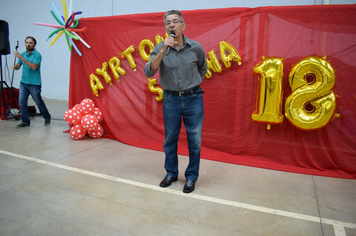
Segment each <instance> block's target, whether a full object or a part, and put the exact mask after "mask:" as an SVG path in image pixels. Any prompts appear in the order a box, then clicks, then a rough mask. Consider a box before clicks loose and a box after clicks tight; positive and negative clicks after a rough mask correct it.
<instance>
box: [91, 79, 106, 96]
mask: <svg viewBox="0 0 356 236" xmlns="http://www.w3.org/2000/svg"><path fill="white" fill-rule="evenodd" d="M90 87H91V89H92V91H93V94H94V95H95V96H96V97H99V94H98V90H103V89H104V86H103V84H102V83H101V81H100V79H99V78H98V77H97V76H96V75H94V74H93V73H91V74H90Z"/></svg>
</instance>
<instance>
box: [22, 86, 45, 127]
mask: <svg viewBox="0 0 356 236" xmlns="http://www.w3.org/2000/svg"><path fill="white" fill-rule="evenodd" d="M30 95H31V97H32V98H33V100H34V101H35V103H36V104H37V107H38V109H39V110H40V112H41V115H42V116H43V118H45V119H46V118H50V117H51V115H50V114H49V112H48V110H47V107H46V104H45V103H44V101H43V100H42V97H41V86H40V85H33V84H25V83H22V82H21V83H20V92H19V106H20V112H21V120H22V123H24V124H27V125H28V124H30V123H31V122H30V119H29V117H28V105H27V101H28V97H29V96H30Z"/></svg>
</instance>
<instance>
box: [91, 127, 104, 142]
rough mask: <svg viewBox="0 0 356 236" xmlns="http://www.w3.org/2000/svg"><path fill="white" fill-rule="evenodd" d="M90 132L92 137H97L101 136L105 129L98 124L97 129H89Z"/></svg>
mask: <svg viewBox="0 0 356 236" xmlns="http://www.w3.org/2000/svg"><path fill="white" fill-rule="evenodd" d="M88 134H89V136H90V137H92V138H95V139H97V138H101V136H103V134H104V129H103V127H101V125H99V124H98V126H97V127H96V129H95V130H88Z"/></svg>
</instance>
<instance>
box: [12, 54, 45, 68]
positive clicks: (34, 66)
mask: <svg viewBox="0 0 356 236" xmlns="http://www.w3.org/2000/svg"><path fill="white" fill-rule="evenodd" d="M14 56H15V57H17V58H18V59H20V60H21V61H23V63H25V64H26V65H27V66H28V67H30V68H31V69H32V70H36V69H37V68H38V66H39V65H38V64H35V63H32V62H29V61H28V60H26V59H25V58H24V57H23V56H22V55H21V53H19V52H17V51H16V52H14ZM17 65H19V68H18V69H20V67H21V65H20V64H16V66H17ZM15 69H16V68H15ZM18 69H16V70H18Z"/></svg>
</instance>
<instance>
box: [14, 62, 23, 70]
mask: <svg viewBox="0 0 356 236" xmlns="http://www.w3.org/2000/svg"><path fill="white" fill-rule="evenodd" d="M20 68H21V64H19V63H16V65H12V69H13V70H19V69H20Z"/></svg>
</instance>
